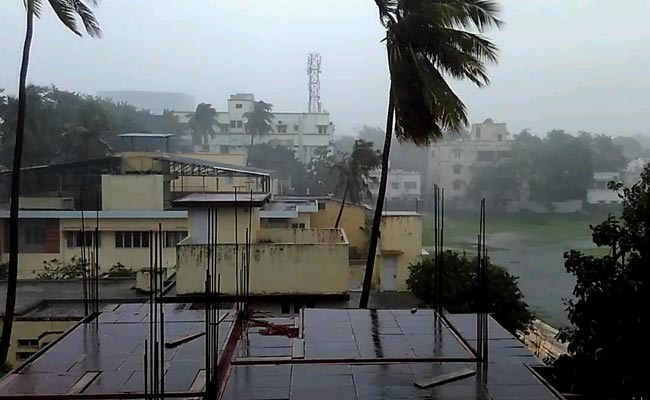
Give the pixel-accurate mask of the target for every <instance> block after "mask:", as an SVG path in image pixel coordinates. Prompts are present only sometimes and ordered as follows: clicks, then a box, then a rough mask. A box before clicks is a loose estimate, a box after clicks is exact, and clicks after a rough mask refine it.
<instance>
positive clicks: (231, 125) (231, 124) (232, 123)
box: [230, 119, 237, 128]
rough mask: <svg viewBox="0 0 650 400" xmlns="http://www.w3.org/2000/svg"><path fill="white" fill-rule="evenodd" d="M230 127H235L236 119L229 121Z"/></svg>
mask: <svg viewBox="0 0 650 400" xmlns="http://www.w3.org/2000/svg"><path fill="white" fill-rule="evenodd" d="M230 127H231V128H236V127H237V121H235V120H234V119H233V120H232V121H230Z"/></svg>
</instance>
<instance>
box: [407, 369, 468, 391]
mask: <svg viewBox="0 0 650 400" xmlns="http://www.w3.org/2000/svg"><path fill="white" fill-rule="evenodd" d="M473 375H476V371H475V370H473V369H469V368H465V369H459V370H458V371H453V372H448V373H446V374H440V375H436V376H434V377H431V378H425V379H420V380H417V381H415V382H413V384H414V385H415V386H417V387H418V388H420V389H424V388H428V387H431V386H437V385H442V384H445V383H449V382H453V381H457V380H459V379H463V378H467V377H468V376H473Z"/></svg>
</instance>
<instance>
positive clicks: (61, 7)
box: [49, 0, 81, 36]
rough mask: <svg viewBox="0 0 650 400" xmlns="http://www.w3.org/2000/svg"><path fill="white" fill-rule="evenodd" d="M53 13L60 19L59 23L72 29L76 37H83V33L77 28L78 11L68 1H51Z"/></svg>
mask: <svg viewBox="0 0 650 400" xmlns="http://www.w3.org/2000/svg"><path fill="white" fill-rule="evenodd" d="M49 2H50V6H51V7H52V11H54V13H55V14H56V16H57V17H58V18H59V21H61V23H62V24H63V25H65V27H66V28H68V29H70V30H71V31H72V32H73V33H74V34H75V35H77V36H81V32H80V31H79V29H78V28H77V18H76V11H75V9H74V7H73V6H72V5H71V4H70V1H68V0H49Z"/></svg>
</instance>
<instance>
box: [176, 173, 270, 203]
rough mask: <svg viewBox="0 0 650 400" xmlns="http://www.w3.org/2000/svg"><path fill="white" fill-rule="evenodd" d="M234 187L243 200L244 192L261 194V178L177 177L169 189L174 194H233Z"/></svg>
mask: <svg viewBox="0 0 650 400" xmlns="http://www.w3.org/2000/svg"><path fill="white" fill-rule="evenodd" d="M235 187H237V190H238V191H239V192H240V193H241V196H242V198H245V196H246V192H250V191H251V190H252V191H253V192H262V189H263V188H262V178H253V177H245V176H237V177H219V178H217V177H209V176H206V177H202V176H179V177H178V178H176V179H174V180H173V181H171V184H170V189H171V191H172V192H174V193H177V194H178V193H203V192H234V191H235Z"/></svg>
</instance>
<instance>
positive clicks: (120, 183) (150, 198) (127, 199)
mask: <svg viewBox="0 0 650 400" xmlns="http://www.w3.org/2000/svg"><path fill="white" fill-rule="evenodd" d="M164 187H165V185H164V178H163V176H162V175H102V209H103V210H149V211H151V210H163V209H164V207H165V205H164V198H165V193H164Z"/></svg>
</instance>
